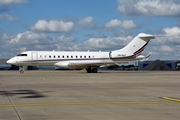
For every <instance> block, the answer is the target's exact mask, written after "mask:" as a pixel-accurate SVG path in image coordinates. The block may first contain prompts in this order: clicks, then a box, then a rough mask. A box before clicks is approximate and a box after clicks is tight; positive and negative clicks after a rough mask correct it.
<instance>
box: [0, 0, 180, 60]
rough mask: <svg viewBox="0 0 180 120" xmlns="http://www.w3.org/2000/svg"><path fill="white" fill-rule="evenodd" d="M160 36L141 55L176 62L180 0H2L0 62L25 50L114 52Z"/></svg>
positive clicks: (179, 48)
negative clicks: (145, 37)
mask: <svg viewBox="0 0 180 120" xmlns="http://www.w3.org/2000/svg"><path fill="white" fill-rule="evenodd" d="M139 33H147V34H152V35H158V37H156V39H153V40H151V41H150V42H149V44H148V45H147V46H146V49H145V50H144V51H143V53H142V55H147V54H148V53H151V54H152V55H151V57H150V58H149V59H150V60H157V59H160V60H180V1H179V0H0V58H11V57H13V56H15V55H17V54H19V53H21V52H24V51H31V50H36V51H52V50H56V51H88V50H92V51H96V50H98V51H99V50H101V51H112V50H117V49H121V48H122V47H124V46H125V45H126V44H128V43H129V42H130V41H131V40H132V39H133V38H134V37H135V36H136V35H138V34H139Z"/></svg>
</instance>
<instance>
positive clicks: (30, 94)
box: [0, 90, 47, 98]
mask: <svg viewBox="0 0 180 120" xmlns="http://www.w3.org/2000/svg"><path fill="white" fill-rule="evenodd" d="M0 95H2V96H8V97H10V96H21V97H20V98H43V97H47V96H45V95H43V94H42V93H40V92H37V91H35V90H11V91H0Z"/></svg>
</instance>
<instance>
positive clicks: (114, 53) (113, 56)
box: [109, 51, 134, 60]
mask: <svg viewBox="0 0 180 120" xmlns="http://www.w3.org/2000/svg"><path fill="white" fill-rule="evenodd" d="M133 56H134V55H133V54H129V53H122V52H119V51H110V52H109V58H110V59H112V60H118V59H126V58H129V57H133Z"/></svg>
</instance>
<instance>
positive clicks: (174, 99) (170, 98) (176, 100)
mask: <svg viewBox="0 0 180 120" xmlns="http://www.w3.org/2000/svg"><path fill="white" fill-rule="evenodd" d="M162 98H163V99H165V100H170V101H174V102H178V103H180V99H178V98H173V97H162Z"/></svg>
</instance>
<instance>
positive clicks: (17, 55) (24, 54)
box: [17, 54, 27, 56]
mask: <svg viewBox="0 0 180 120" xmlns="http://www.w3.org/2000/svg"><path fill="white" fill-rule="evenodd" d="M17 56H27V54H19V55H17Z"/></svg>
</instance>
